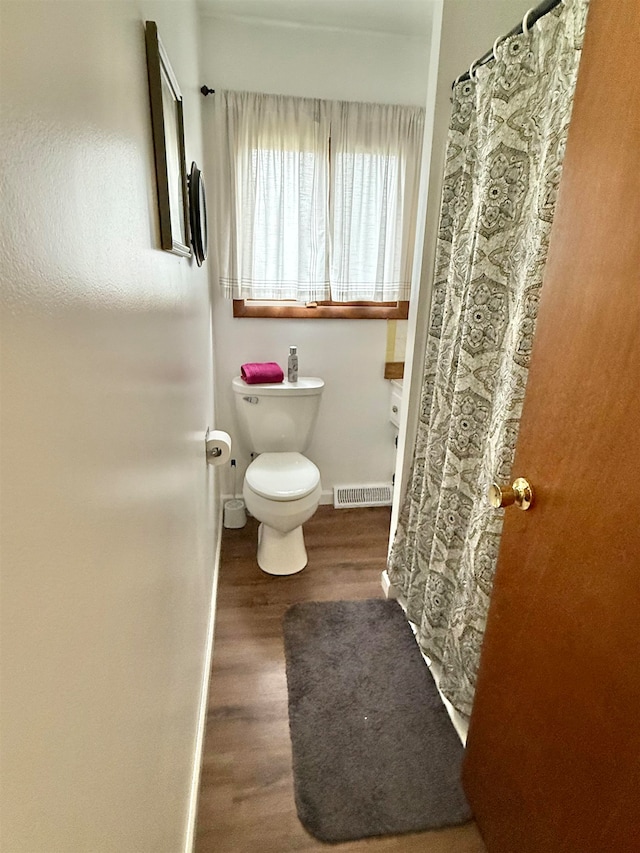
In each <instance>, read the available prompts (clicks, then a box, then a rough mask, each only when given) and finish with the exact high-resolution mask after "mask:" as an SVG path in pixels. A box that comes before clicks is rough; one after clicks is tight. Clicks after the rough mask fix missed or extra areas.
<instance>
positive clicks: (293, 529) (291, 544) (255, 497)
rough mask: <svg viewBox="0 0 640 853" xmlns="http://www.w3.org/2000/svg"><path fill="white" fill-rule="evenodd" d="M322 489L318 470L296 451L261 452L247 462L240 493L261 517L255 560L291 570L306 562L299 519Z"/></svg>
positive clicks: (277, 571) (273, 569) (274, 569)
mask: <svg viewBox="0 0 640 853" xmlns="http://www.w3.org/2000/svg"><path fill="white" fill-rule="evenodd" d="M321 493H322V485H321V483H320V472H319V470H318V468H317V467H316V465H314V463H313V462H311V460H310V459H307V458H306V457H305V456H303V455H302V454H301V453H296V452H281V453H278V452H276V453H262V454H260V456H258V457H257V458H256V459H254V461H253V462H252V463H251V464H250V465H249V467H248V468H247V472H246V474H245V479H244V486H243V496H244V500H245V504H246V506H247V509H248V510H249V512H250V513H251V515H253V516H254V517H255V518H256V519H258V521H260V527H259V529H258V553H257V560H258V565H259V566H260V568H261V569H262V570H263V571H264V572H267V573H268V574H271V575H292V574H295V573H296V572H300V571H302V569H304V567H305V566H306V565H307V550H306V548H305V544H304V536H303V532H302V525H303V524H304V523H305V521H308V520H309V519H310V518H311V516H312V515H313V514H314V512H315V511H316V509H317V508H318V504H319V503H320V496H321Z"/></svg>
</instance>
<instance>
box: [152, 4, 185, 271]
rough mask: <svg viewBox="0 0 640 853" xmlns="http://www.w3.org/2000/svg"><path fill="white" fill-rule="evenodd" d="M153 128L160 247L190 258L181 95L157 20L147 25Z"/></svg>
mask: <svg viewBox="0 0 640 853" xmlns="http://www.w3.org/2000/svg"><path fill="white" fill-rule="evenodd" d="M145 41H146V47H147V72H148V75H149V98H150V101H151V125H152V128H153V148H154V153H155V163H156V183H157V188H158V211H159V215H160V245H161V247H162V248H163V249H166V251H168V252H173V253H174V254H176V255H182V256H184V257H190V255H191V249H190V248H189V210H188V204H187V167H186V161H185V150H184V118H183V110H182V93H181V92H180V87H179V86H178V81H177V79H176V75H175V74H174V72H173V69H172V67H171V63H170V62H169V57H168V56H167V52H166V50H165V49H164V46H163V44H162V42H161V41H160V38H159V36H158V27H157V25H156V23H155V21H146V22H145Z"/></svg>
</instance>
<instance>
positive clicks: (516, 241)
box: [388, 0, 588, 714]
mask: <svg viewBox="0 0 640 853" xmlns="http://www.w3.org/2000/svg"><path fill="white" fill-rule="evenodd" d="M587 3H588V0H565V2H564V3H561V4H560V5H559V6H558V7H556V9H555V10H554V11H553V12H550V13H549V14H547V15H546V16H545V17H543V18H541V19H540V20H539V21H538V22H537V24H535V25H534V27H533V28H532V29H531V30H530V31H529V32H528V33H522V34H520V35H517V36H513V37H510V38H508V39H506V40H505V41H504V42H503V43H502V44H500V45H498V47H497V49H496V55H497V59H496V60H492V61H491V62H490V63H489V64H488V65H486V66H483V67H481V68H479V69H478V70H477V72H476V73H475V75H474V78H473V79H472V80H468V81H464V82H460V83H458V84H457V85H456V86H455V87H454V92H453V110H452V117H451V123H450V128H449V137H448V144H447V153H446V164H445V175H444V181H443V193H442V205H441V214H440V225H439V235H438V245H437V251H436V263H435V275H434V290H433V297H432V307H431V317H430V325H429V332H428V340H427V347H426V354H425V361H424V379H423V387H422V396H421V409H420V420H419V426H418V434H417V440H416V446H415V453H414V461H413V467H412V470H411V474H410V477H409V484H408V488H407V493H406V496H405V499H404V504H403V507H402V510H401V513H400V518H399V523H398V528H397V532H396V536H395V540H394V543H393V547H392V549H391V554H390V557H389V567H388V572H389V577H390V580H391V582H392V583H393V584H394V586H395V587H396V588H397V590H398V591H399V594H400V598H401V599H402V600H403V602H404V603H405V604H406V607H407V615H408V617H409V619H410V620H411V621H412V622H414V623H415V626H416V632H417V637H418V641H419V643H420V645H421V648H422V649H423V651H424V652H425V654H426V655H428V656H429V657H430V658H432V659H435V660H436V661H438V662H439V663H440V665H441V668H442V676H441V682H440V687H441V689H442V691H443V693H444V694H445V695H446V696H447V697H448V698H449V699H450V700H451V702H452V704H453V705H454V706H455V707H456V708H457V709H458V710H460V711H462V712H463V713H465V714H469V713H470V711H471V705H472V701H473V693H474V687H475V680H476V671H477V666H478V661H479V654H480V647H481V643H482V638H483V633H484V628H485V619H486V612H487V608H488V603H489V597H490V595H491V587H492V583H493V575H494V570H495V566H496V561H497V555H498V547H499V542H500V534H501V529H502V515H503V510H495V509H492V508H491V507H490V506H489V504H488V502H487V499H486V494H487V489H488V486H489V484H490V483H491V482H492V481H493V480H498V481H502V482H510V477H511V464H512V461H513V456H514V451H515V443H516V438H517V434H518V426H519V420H520V414H521V408H522V402H523V398H524V391H525V385H526V380H527V370H528V365H529V356H530V352H531V346H532V341H533V334H534V329H535V321H536V312H537V304H538V296H539V292H540V288H541V285H542V276H543V271H544V265H545V260H546V255H547V249H548V245H549V234H550V230H551V223H552V220H553V215H554V209H555V203H556V195H557V191H558V185H559V181H560V173H561V169H562V160H563V155H564V148H565V141H566V137H567V130H568V126H569V120H570V114H571V105H572V99H573V92H574V88H575V81H576V77H577V70H578V63H579V59H580V49H581V44H582V36H583V32H584V23H585V19H586V11H587Z"/></svg>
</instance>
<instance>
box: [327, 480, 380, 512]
mask: <svg viewBox="0 0 640 853" xmlns="http://www.w3.org/2000/svg"><path fill="white" fill-rule="evenodd" d="M392 497H393V486H392V485H391V483H373V484H370V485H368V486H334V487H333V505H334V507H335V508H336V509H347V508H348V507H352V506H390V505H391V498H392Z"/></svg>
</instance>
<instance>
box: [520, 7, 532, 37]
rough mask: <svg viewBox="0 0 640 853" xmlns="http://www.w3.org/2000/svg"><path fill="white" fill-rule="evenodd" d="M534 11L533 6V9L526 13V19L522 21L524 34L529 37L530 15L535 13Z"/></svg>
mask: <svg viewBox="0 0 640 853" xmlns="http://www.w3.org/2000/svg"><path fill="white" fill-rule="evenodd" d="M533 9H534V7H533V6H532V7H531V9H528V10H527V11H526V12H525V13H524V18H523V19H522V32H523V34H524V35H525V36H527V35H529V25H528V23H527V21H528V19H529V15H530V14H531V13H532V12H533Z"/></svg>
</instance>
